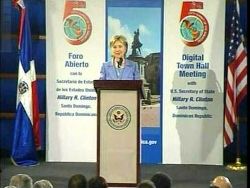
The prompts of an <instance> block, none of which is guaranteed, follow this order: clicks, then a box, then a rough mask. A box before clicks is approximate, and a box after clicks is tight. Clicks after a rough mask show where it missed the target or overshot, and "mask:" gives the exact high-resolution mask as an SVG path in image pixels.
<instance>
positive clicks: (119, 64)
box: [117, 58, 123, 68]
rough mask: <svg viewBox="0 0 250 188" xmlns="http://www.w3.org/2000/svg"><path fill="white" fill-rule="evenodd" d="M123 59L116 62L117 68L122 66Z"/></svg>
mask: <svg viewBox="0 0 250 188" xmlns="http://www.w3.org/2000/svg"><path fill="white" fill-rule="evenodd" d="M122 62H123V59H122V58H120V59H119V61H117V65H118V68H120V67H121V66H122Z"/></svg>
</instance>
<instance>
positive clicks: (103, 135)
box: [99, 90, 139, 184]
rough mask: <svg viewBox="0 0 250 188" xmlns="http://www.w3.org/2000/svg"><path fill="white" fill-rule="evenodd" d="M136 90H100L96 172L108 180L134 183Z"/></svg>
mask: <svg viewBox="0 0 250 188" xmlns="http://www.w3.org/2000/svg"><path fill="white" fill-rule="evenodd" d="M138 108H139V107H138V92H137V91H136V90H100V125H99V126H100V127H99V129H100V132H99V134H100V143H99V144H100V145H99V147H100V148H99V152H100V153H99V165H100V166H99V175H100V176H103V177H104V178H105V179H106V180H107V182H108V183H109V184H136V183H137V162H138V158H137V157H138V156H137V155H138V153H137V152H138V148H137V146H138V144H137V142H138V139H139V138H138V134H137V133H138V131H139V130H138V126H137V125H138V122H137V121H138V117H137V116H138V113H137V112H138Z"/></svg>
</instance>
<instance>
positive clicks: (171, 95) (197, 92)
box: [163, 0, 225, 165]
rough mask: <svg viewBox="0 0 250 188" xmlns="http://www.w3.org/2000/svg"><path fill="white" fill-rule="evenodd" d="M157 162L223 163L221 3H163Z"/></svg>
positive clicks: (174, 0)
mask: <svg viewBox="0 0 250 188" xmlns="http://www.w3.org/2000/svg"><path fill="white" fill-rule="evenodd" d="M164 19H165V23H166V24H164V57H163V65H164V67H163V69H164V71H163V72H164V81H163V93H164V96H163V101H164V105H163V122H164V123H163V125H164V127H163V149H164V151H163V163H173V164H218V165H220V164H222V163H223V88H224V79H223V78H224V40H225V37H224V28H225V1H224V0H221V1H217V0H210V1H198V0H197V1H182V0H166V1H165V17H164Z"/></svg>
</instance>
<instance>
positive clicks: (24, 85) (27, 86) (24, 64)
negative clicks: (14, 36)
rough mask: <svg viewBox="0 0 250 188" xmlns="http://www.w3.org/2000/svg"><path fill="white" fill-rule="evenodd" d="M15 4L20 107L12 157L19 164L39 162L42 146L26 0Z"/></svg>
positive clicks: (28, 164) (18, 108)
mask: <svg viewBox="0 0 250 188" xmlns="http://www.w3.org/2000/svg"><path fill="white" fill-rule="evenodd" d="M13 3H14V5H15V7H17V8H18V10H19V12H20V20H19V37H18V49H19V69H18V83H17V106H16V119H15V125H14V137H13V145H12V152H11V159H12V162H13V163H14V164H15V165H20V166H30V165H36V164H38V158H37V153H36V150H37V149H39V148H40V147H41V143H40V125H39V110H38V97H37V85H36V74H35V65H34V60H33V58H32V48H31V33H30V25H29V19H28V14H27V10H26V8H25V6H24V3H23V0H15V1H13Z"/></svg>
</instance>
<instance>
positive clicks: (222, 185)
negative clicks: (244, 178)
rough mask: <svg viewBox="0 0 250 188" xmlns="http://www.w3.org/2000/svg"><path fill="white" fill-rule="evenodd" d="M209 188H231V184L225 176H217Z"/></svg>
mask: <svg viewBox="0 0 250 188" xmlns="http://www.w3.org/2000/svg"><path fill="white" fill-rule="evenodd" d="M210 187H211V188H232V187H233V186H232V184H231V182H230V181H229V179H228V178H227V177H225V176H217V177H216V178H214V179H213V181H212V182H211V184H210Z"/></svg>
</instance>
